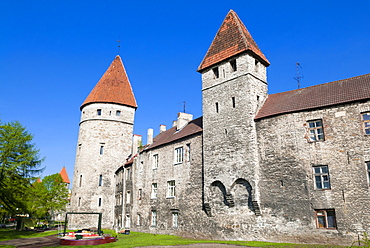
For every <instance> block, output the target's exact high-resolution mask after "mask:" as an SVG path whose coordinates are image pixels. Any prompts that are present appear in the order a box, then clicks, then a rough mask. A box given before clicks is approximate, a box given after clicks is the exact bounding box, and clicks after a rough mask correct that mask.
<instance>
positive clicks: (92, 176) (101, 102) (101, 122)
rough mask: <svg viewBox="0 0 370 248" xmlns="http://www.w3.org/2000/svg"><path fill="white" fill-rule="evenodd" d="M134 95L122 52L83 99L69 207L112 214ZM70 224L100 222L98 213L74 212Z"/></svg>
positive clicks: (108, 218)
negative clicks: (116, 175) (115, 175)
mask: <svg viewBox="0 0 370 248" xmlns="http://www.w3.org/2000/svg"><path fill="white" fill-rule="evenodd" d="M136 108H137V105H136V100H135V97H134V94H133V91H132V88H131V84H130V81H129V79H128V77H127V74H126V71H125V68H124V65H123V63H122V60H121V58H120V57H119V56H116V58H115V59H114V61H113V62H112V63H111V65H110V66H109V68H108V70H107V71H106V72H105V73H104V75H103V76H102V78H101V79H100V80H99V82H98V83H97V84H96V86H95V87H94V89H93V90H92V91H91V92H90V94H89V96H88V97H87V98H86V100H85V101H84V102H83V104H82V105H81V108H80V109H81V121H80V129H79V136H78V143H77V151H76V161H75V168H74V176H73V187H72V196H71V210H72V211H73V212H95V213H102V227H106V228H112V227H113V220H114V206H115V204H114V201H115V196H114V189H115V183H114V172H115V171H116V170H117V168H118V167H119V166H120V165H122V164H124V163H125V161H126V159H127V157H128V156H129V155H130V154H131V146H132V132H133V125H134V115H135V110H136ZM70 218H71V219H70V220H69V227H70V228H89V227H94V226H95V227H96V226H97V223H98V218H97V216H95V215H71V217H70Z"/></svg>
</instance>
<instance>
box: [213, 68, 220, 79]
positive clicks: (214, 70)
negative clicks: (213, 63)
mask: <svg viewBox="0 0 370 248" xmlns="http://www.w3.org/2000/svg"><path fill="white" fill-rule="evenodd" d="M212 71H213V78H219V77H220V74H219V71H218V67H216V68H213V69H212Z"/></svg>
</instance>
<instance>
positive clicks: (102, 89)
mask: <svg viewBox="0 0 370 248" xmlns="http://www.w3.org/2000/svg"><path fill="white" fill-rule="evenodd" d="M90 103H117V104H122V105H127V106H130V107H134V108H136V107H137V105H136V100H135V96H134V93H133V91H132V88H131V84H130V81H129V79H128V77H127V74H126V70H125V67H124V66H123V63H122V60H121V57H120V56H118V55H117V56H116V58H115V59H114V60H113V62H112V63H111V65H110V66H109V68H108V70H107V71H106V72H105V73H104V75H103V76H102V77H101V79H100V80H99V82H98V83H97V84H96V85H95V87H94V89H93V90H92V91H91V92H90V94H89V96H88V97H87V98H86V100H85V101H84V102H83V103H82V105H81V109H82V108H83V107H84V106H85V105H87V104H90Z"/></svg>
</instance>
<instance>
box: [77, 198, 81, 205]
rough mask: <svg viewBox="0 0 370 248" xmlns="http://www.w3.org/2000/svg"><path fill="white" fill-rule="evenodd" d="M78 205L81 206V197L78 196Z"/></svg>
mask: <svg viewBox="0 0 370 248" xmlns="http://www.w3.org/2000/svg"><path fill="white" fill-rule="evenodd" d="M78 206H79V207H80V206H81V197H78Z"/></svg>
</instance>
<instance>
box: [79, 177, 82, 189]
mask: <svg viewBox="0 0 370 248" xmlns="http://www.w3.org/2000/svg"><path fill="white" fill-rule="evenodd" d="M79 186H80V187H81V186H82V175H80V183H79Z"/></svg>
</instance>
